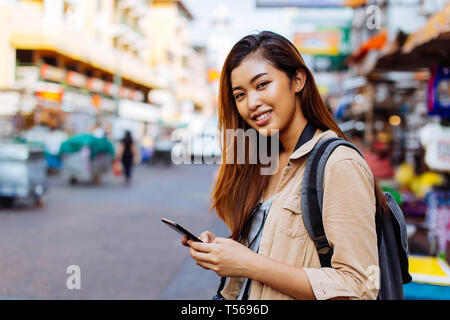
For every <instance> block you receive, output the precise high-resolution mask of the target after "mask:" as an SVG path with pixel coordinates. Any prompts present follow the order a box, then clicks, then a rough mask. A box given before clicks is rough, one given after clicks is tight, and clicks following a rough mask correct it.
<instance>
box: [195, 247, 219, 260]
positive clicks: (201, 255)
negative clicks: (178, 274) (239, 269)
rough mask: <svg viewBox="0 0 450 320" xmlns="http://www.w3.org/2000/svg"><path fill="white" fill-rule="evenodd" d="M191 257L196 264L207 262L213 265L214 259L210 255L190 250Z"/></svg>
mask: <svg viewBox="0 0 450 320" xmlns="http://www.w3.org/2000/svg"><path fill="white" fill-rule="evenodd" d="M191 257H192V258H194V259H195V260H196V261H197V262H200V261H201V262H208V263H215V262H216V261H215V259H214V257H213V256H212V255H211V254H210V253H206V252H201V251H198V250H195V249H193V248H191Z"/></svg>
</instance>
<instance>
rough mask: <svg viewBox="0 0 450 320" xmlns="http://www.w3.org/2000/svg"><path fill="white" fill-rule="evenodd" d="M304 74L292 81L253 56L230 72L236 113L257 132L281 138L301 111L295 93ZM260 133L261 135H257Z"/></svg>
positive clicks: (281, 72)
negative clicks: (277, 133) (274, 130)
mask: <svg viewBox="0 0 450 320" xmlns="http://www.w3.org/2000/svg"><path fill="white" fill-rule="evenodd" d="M304 80H305V77H304V74H303V73H302V72H298V73H297V76H296V78H295V79H293V80H292V81H291V80H290V79H289V77H288V76H287V75H286V74H285V73H284V72H283V71H280V70H278V69H277V68H275V67H274V66H272V65H271V64H270V63H268V62H267V61H266V60H264V58H262V57H261V56H260V55H255V54H252V55H250V56H248V57H246V58H245V59H244V60H243V61H242V63H241V64H240V65H239V66H238V67H236V68H235V69H233V70H232V72H231V87H232V90H233V96H234V100H235V102H236V106H237V110H238V112H239V114H240V115H241V117H242V118H243V119H244V120H245V122H247V124H248V125H249V126H251V127H252V128H254V129H255V130H257V131H258V132H260V130H261V129H266V130H268V131H267V134H268V135H271V134H272V133H271V131H272V129H278V130H279V131H280V134H281V133H282V132H283V131H284V130H285V129H286V128H288V127H289V124H290V122H291V121H292V120H293V119H294V118H295V117H296V113H297V112H299V110H300V108H299V107H297V103H296V93H297V92H299V91H300V90H301V89H302V88H303V84H304ZM260 133H261V132H260Z"/></svg>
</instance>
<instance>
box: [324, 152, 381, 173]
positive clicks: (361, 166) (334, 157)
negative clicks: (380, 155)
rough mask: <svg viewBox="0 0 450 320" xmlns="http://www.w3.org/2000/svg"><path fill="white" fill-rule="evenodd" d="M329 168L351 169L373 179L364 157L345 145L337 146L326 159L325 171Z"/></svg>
mask: <svg viewBox="0 0 450 320" xmlns="http://www.w3.org/2000/svg"><path fill="white" fill-rule="evenodd" d="M330 168H335V169H338V170H352V169H353V170H356V171H360V172H361V173H363V174H364V175H366V176H368V177H369V178H370V179H373V176H372V171H371V170H370V168H369V166H368V165H367V162H366V161H365V160H364V158H363V157H361V155H360V154H359V153H358V151H356V150H355V149H352V148H350V147H347V146H339V147H337V148H336V149H334V151H333V153H332V154H331V155H330V157H329V158H328V160H327V164H326V167H325V171H328V170H329V169H330ZM327 169H328V170H327Z"/></svg>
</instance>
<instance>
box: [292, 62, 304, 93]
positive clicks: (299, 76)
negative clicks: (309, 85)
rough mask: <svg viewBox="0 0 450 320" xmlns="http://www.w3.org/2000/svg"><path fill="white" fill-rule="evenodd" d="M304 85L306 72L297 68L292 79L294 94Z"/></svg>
mask: <svg viewBox="0 0 450 320" xmlns="http://www.w3.org/2000/svg"><path fill="white" fill-rule="evenodd" d="M305 83H306V72H305V70H303V69H302V68H298V69H297V72H296V74H295V79H294V86H295V93H298V92H300V91H302V90H303V87H304V86H305Z"/></svg>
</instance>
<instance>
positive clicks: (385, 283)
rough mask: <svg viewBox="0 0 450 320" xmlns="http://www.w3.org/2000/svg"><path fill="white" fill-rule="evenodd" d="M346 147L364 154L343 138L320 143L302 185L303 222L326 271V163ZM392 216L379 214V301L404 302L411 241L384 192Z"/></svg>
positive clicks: (328, 255)
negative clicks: (323, 212) (404, 287)
mask: <svg viewBox="0 0 450 320" xmlns="http://www.w3.org/2000/svg"><path fill="white" fill-rule="evenodd" d="M341 145H345V146H347V147H350V148H352V149H354V150H356V151H357V152H358V153H359V154H360V155H361V156H362V154H361V152H360V151H359V150H358V149H357V148H356V147H355V146H354V145H352V144H351V143H350V142H348V141H346V140H344V139H341V138H327V139H324V140H321V141H319V142H318V143H317V144H316V146H315V147H314V149H313V150H312V151H311V153H310V155H309V158H308V161H307V164H306V169H305V173H304V176H303V181H302V191H301V207H302V214H303V221H304V224H305V227H306V229H307V230H308V233H309V236H310V237H311V239H312V240H313V241H314V244H315V246H316V249H317V251H318V254H319V259H320V264H321V266H322V268H324V267H329V268H331V267H332V266H331V258H332V256H333V248H332V247H331V246H330V245H329V243H328V240H327V238H326V235H325V231H324V228H323V223H322V202H323V176H324V171H325V165H326V162H327V160H328V158H329V156H330V154H331V153H332V152H333V150H334V149H335V148H337V147H338V146H341ZM384 196H385V199H386V201H387V203H388V205H389V209H390V210H389V212H382V213H381V214H379V213H378V212H377V214H376V231H377V238H378V258H379V267H380V273H379V279H380V286H379V291H378V298H377V299H378V300H400V299H404V295H403V284H406V283H409V282H410V281H411V280H412V278H411V275H410V274H409V272H408V241H407V234H406V222H405V218H404V216H403V212H402V210H401V209H400V207H399V206H398V204H397V203H396V202H395V200H394V198H393V197H392V195H391V194H390V193H388V192H384Z"/></svg>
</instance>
